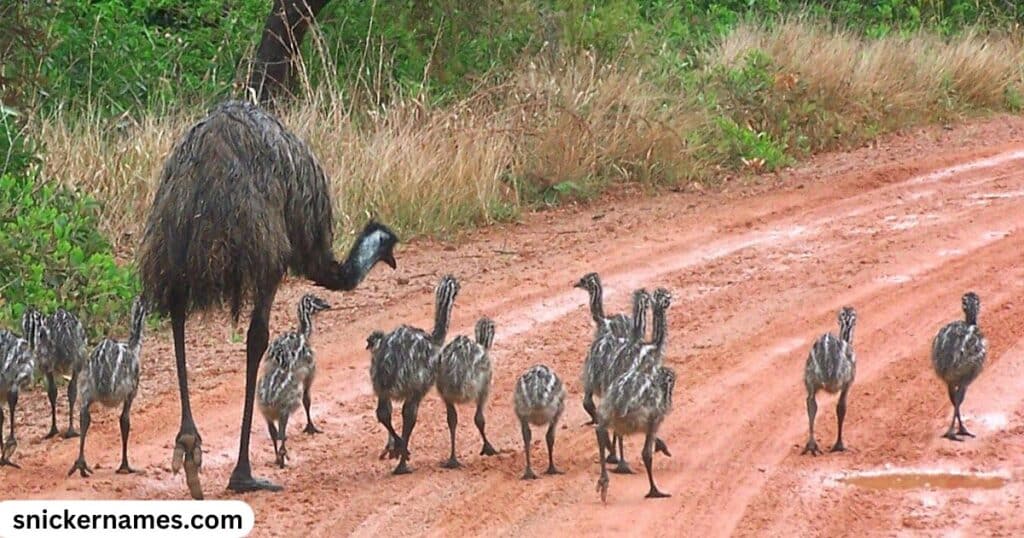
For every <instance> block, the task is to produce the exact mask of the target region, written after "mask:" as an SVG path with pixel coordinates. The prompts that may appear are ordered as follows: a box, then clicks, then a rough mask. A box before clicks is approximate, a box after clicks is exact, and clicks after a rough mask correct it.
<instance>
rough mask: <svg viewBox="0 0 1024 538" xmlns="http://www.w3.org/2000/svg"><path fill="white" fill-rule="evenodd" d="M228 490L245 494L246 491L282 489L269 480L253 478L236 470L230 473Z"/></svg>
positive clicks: (249, 474)
mask: <svg viewBox="0 0 1024 538" xmlns="http://www.w3.org/2000/svg"><path fill="white" fill-rule="evenodd" d="M228 489H229V490H231V491H234V492H235V493H245V492H248V491H281V490H282V489H284V488H282V487H281V486H279V485H277V484H275V483H273V482H271V481H270V480H264V479H262V478H253V477H252V474H251V473H243V472H240V471H239V470H238V469H237V468H236V469H235V471H234V472H233V473H231V479H230V480H228Z"/></svg>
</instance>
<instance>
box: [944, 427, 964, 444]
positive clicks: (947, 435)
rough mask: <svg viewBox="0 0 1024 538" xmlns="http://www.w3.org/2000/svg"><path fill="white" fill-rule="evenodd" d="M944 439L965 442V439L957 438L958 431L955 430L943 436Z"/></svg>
mask: <svg viewBox="0 0 1024 538" xmlns="http://www.w3.org/2000/svg"><path fill="white" fill-rule="evenodd" d="M943 437H945V438H946V439H949V440H950V441H960V442H963V439H961V438H959V437H957V436H956V430H953V429H950V430H949V431H947V432H946V433H945V434H944V435H943Z"/></svg>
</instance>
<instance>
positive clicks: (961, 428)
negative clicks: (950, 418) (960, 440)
mask: <svg viewBox="0 0 1024 538" xmlns="http://www.w3.org/2000/svg"><path fill="white" fill-rule="evenodd" d="M956 434H957V435H966V436H967V437H974V436H975V435H974V434H973V433H971V432H969V431H967V428H964V427H963V426H960V429H959V430H957V431H956Z"/></svg>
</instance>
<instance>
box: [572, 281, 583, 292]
mask: <svg viewBox="0 0 1024 538" xmlns="http://www.w3.org/2000/svg"><path fill="white" fill-rule="evenodd" d="M572 287H574V288H579V289H581V290H582V289H584V287H583V281H582V280H580V281H577V282H576V283H575V284H573V285H572Z"/></svg>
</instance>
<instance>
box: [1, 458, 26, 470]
mask: <svg viewBox="0 0 1024 538" xmlns="http://www.w3.org/2000/svg"><path fill="white" fill-rule="evenodd" d="M0 467H14V468H15V469H21V465H18V464H17V463H14V462H13V461H11V460H9V459H7V458H6V457H4V458H0Z"/></svg>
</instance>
